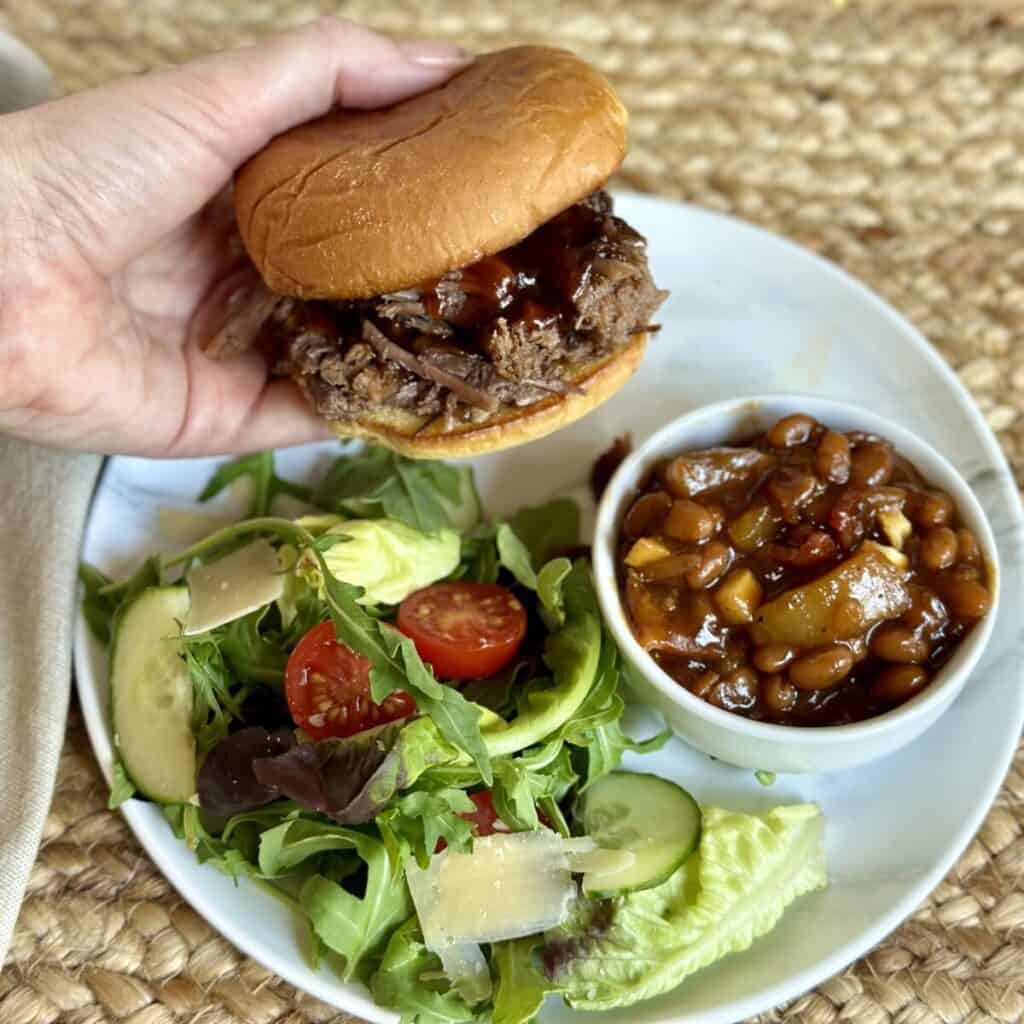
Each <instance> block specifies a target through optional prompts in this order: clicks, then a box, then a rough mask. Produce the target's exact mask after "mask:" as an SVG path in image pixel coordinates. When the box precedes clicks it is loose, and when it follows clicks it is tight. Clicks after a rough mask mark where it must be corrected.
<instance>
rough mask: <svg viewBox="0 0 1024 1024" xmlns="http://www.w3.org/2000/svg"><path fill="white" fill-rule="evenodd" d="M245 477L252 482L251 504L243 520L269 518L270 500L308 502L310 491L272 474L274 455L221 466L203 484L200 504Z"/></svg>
mask: <svg viewBox="0 0 1024 1024" xmlns="http://www.w3.org/2000/svg"><path fill="white" fill-rule="evenodd" d="M245 477H248V478H249V479H250V480H251V481H252V490H253V494H252V501H251V502H250V503H249V508H248V510H247V511H246V513H245V518H246V519H254V518H256V517H257V516H269V515H270V509H271V506H272V505H273V504H274V498H276V497H277V495H279V494H288V495H291V497H293V498H298V499H299V501H309V500H310V496H311V494H312V490H311V488H309V487H303V486H302V485H301V484H294V483H292V482H291V481H289V480H284V479H282V478H281V477H279V476H278V475H277V474H276V473H275V472H274V453H273V452H257V453H255V454H253V455H243V456H242V457H241V458H238V459H232V460H231V461H230V462H225V463H224V464H223V465H222V466H220V468H218V470H217V472H216V473H214V474H213V476H212V477H210V479H209V480H208V481H207V483H206V486H205V487H204V488H203V489H202V491H200V493H199V500H200V501H209V500H210V499H211V498H214V497H216V496H217V495H218V494H220V493H221V491H223V490H224V489H225V488H226V487H228V486H229V485H230V484H232V483H234V482H235V481H236V480H241V479H244V478H245Z"/></svg>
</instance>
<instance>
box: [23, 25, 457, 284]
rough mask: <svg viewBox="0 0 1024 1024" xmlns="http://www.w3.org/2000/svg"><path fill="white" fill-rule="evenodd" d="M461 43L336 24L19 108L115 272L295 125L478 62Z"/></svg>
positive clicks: (34, 164) (42, 169)
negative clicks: (458, 45)
mask: <svg viewBox="0 0 1024 1024" xmlns="http://www.w3.org/2000/svg"><path fill="white" fill-rule="evenodd" d="M467 61H468V58H467V56H466V55H465V54H464V53H463V51H461V50H459V49H458V48H456V47H454V46H450V45H448V44H445V43H441V42H437V41H430V40H419V41H395V40H392V39H389V38H387V37H385V36H381V35H378V34H377V33H375V32H371V31H370V30H369V29H366V28H363V27H362V26H359V25H355V24H352V23H349V22H345V21H341V20H339V19H336V18H321V19H319V20H317V21H315V22H312V23H311V24H308V25H305V26H303V27H301V28H298V29H295V30H293V31H290V32H286V33H283V34H282V35H278V36H274V37H272V38H270V39H267V40H265V41H263V42H260V43H257V44H256V45H254V46H250V47H246V48H243V49H240V50H235V51H232V52H227V53H222V54H217V55H215V56H211V57H206V58H203V59H201V60H198V61H193V62H191V63H189V64H185V65H182V66H181V67H178V68H172V69H169V70H167V71H161V72H156V73H152V74H149V75H144V76H141V77H139V78H136V79H131V80H123V81H120V82H116V83H113V84H111V85H108V86H103V87H101V88H99V89H94V90H91V91H89V92H86V93H79V94H77V95H74V96H70V97H67V98H66V99H63V100H59V101H57V102H55V103H52V104H49V105H48V106H46V107H43V108H38V109H37V110H34V111H27V112H24V113H22V114H18V115H13V116H14V117H17V118H21V119H23V120H22V122H21V128H22V130H23V131H24V132H25V133H26V134H27V135H28V136H29V137H30V138H31V139H32V140H33V141H34V142H35V150H34V152H35V159H34V160H30V166H29V180H30V182H32V183H33V184H34V186H35V188H36V192H37V195H38V196H39V198H40V201H41V202H42V203H44V204H48V205H49V207H50V208H49V209H48V210H47V215H46V216H44V217H43V218H42V219H43V220H44V221H46V222H47V223H50V224H53V225H54V226H57V225H59V226H60V227H61V228H62V229H63V230H65V231H67V232H69V233H70V236H71V238H72V240H73V242H74V244H75V246H76V247H77V249H78V250H79V251H80V253H81V254H82V255H83V256H84V257H85V258H86V259H87V260H88V262H89V263H90V265H91V267H92V268H93V269H94V270H97V271H99V272H100V273H111V272H113V271H114V270H116V269H117V268H118V267H119V266H121V265H122V264H123V263H124V262H126V261H127V260H129V259H132V258H133V257H134V256H136V255H138V254H139V253H141V252H143V251H145V250H146V249H147V248H149V247H150V246H151V245H153V244H154V243H155V242H156V241H157V240H158V239H159V238H161V237H162V236H163V235H164V234H166V233H167V232H168V231H170V230H171V229H173V228H174V227H176V226H177V225H178V224H180V223H181V222H182V221H183V220H185V219H186V218H187V217H189V216H191V215H192V214H194V213H195V212H196V211H197V210H199V209H200V208H201V207H202V205H203V204H204V203H205V202H206V201H207V200H209V199H210V198H211V197H212V196H214V195H215V194H216V193H217V192H218V191H219V190H220V189H221V188H223V187H224V185H225V184H226V183H227V182H228V181H229V180H230V177H231V175H232V173H233V172H234V171H235V169H236V168H237V167H238V166H239V165H240V164H241V163H243V162H244V161H245V160H246V159H248V158H249V157H250V156H252V155H253V154H254V153H255V152H256V151H257V150H259V149H261V148H262V147H263V146H264V145H265V144H266V143H267V142H268V141H269V140H270V139H271V138H273V137H274V136H275V135H277V134H279V133H280V132H282V131H285V130H286V129H288V128H290V127H293V126H294V125H296V124H300V123H302V122H303V121H307V120H309V119H311V118H314V117H317V116H319V115H321V114H323V113H326V112H327V111H328V110H330V109H331V108H332V107H333V106H335V105H336V104H339V103H340V104H344V105H348V106H353V107H360V108H365V107H372V106H379V105H386V104H390V103H394V102H396V101H398V100H400V99H403V98H405V97H407V96H409V95H412V94H414V93H417V92H421V91H424V90H426V89H430V88H433V87H435V86H437V85H439V84H441V83H442V82H444V81H445V80H446V79H447V78H449V77H450V76H451V75H452V74H454V73H455V72H456V71H458V70H460V69H461V68H462V67H463V66H465V64H466V63H467Z"/></svg>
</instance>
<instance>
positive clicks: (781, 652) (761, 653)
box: [752, 644, 796, 673]
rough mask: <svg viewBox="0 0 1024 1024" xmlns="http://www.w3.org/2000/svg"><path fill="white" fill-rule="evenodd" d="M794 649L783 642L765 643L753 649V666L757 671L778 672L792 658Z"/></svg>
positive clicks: (794, 653)
mask: <svg viewBox="0 0 1024 1024" xmlns="http://www.w3.org/2000/svg"><path fill="white" fill-rule="evenodd" d="M795 657H796V651H794V650H793V648H792V647H786V646H785V645H783V644H765V646H764V647H758V648H757V649H756V650H755V651H754V657H753V659H752V660H753V662H754V668H756V669H757V670H758V672H767V673H772V672H779V671H781V670H782V669H784V668H785V667H786V666H787V665H788V664H789V663H790V662H791V661H792V660H793V659H794V658H795Z"/></svg>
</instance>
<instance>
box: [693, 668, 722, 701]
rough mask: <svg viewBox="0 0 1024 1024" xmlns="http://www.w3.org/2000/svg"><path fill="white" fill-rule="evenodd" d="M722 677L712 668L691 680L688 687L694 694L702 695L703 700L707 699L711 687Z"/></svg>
mask: <svg viewBox="0 0 1024 1024" xmlns="http://www.w3.org/2000/svg"><path fill="white" fill-rule="evenodd" d="M720 678H721V676H719V674H718V673H717V672H712V671H710V670H709V671H707V672H702V673H701V674H700V675H699V676H697V678H696V679H693V680H691V681H690V682H689V683H688V684H687V687H686V688H687V689H688V690H689V691H690V693H692V694H694V696H697V697H700V698H701V699H702V700H707V698H708V693H709V692H710V690H711V687H713V686H714V685H715V683H717V682H718V680H719V679H720Z"/></svg>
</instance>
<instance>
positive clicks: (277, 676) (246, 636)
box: [219, 607, 288, 689]
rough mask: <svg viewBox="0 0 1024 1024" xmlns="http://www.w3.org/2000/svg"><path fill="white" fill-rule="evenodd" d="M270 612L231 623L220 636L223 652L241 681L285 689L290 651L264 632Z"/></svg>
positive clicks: (262, 612) (264, 610)
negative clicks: (262, 629) (285, 673)
mask: <svg viewBox="0 0 1024 1024" xmlns="http://www.w3.org/2000/svg"><path fill="white" fill-rule="evenodd" d="M268 611H269V607H268V608H257V609H256V611H254V612H251V613H250V614H249V615H245V616H243V617H242V618H240V619H235V620H234V621H233V622H231V623H229V624H228V625H227V626H226V627H224V630H223V632H221V633H220V639H219V643H220V649H221V653H222V654H223V656H224V660H225V661H226V662H227V664H228V665H229V666H230V667H231V670H232V672H234V674H235V676H236V677H237V678H238V679H240V680H242V681H243V682H246V683H263V684H265V685H267V686H273V687H274V688H276V689H282V688H283V686H284V670H285V666H286V665H287V664H288V648H287V647H285V646H283V645H281V644H279V643H275V642H274V641H273V640H271V639H270V638H269V637H268V636H267V635H265V634H264V633H263V632H261V630H260V625H261V623H262V622H263V620H264V619H265V618H266V616H267V612H268Z"/></svg>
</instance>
